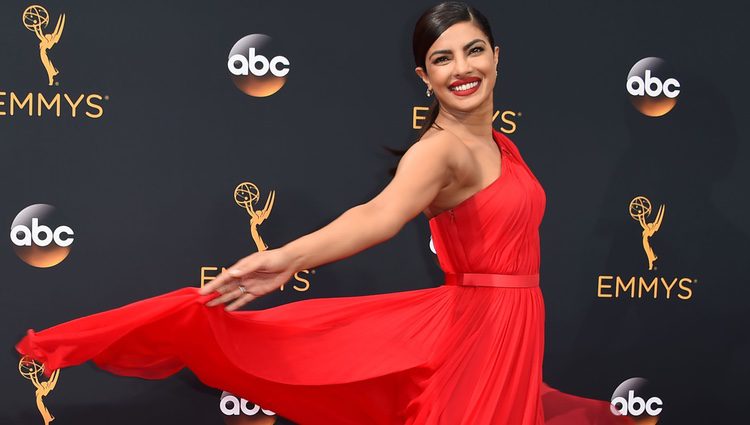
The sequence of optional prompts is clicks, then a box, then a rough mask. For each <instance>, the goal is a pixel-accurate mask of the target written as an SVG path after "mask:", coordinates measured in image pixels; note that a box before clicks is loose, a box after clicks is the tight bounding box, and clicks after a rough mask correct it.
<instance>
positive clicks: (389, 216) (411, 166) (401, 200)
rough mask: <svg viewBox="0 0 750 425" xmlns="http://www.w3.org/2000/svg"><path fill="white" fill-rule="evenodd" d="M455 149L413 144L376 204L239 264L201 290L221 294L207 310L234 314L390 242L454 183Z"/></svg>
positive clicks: (446, 140)
mask: <svg viewBox="0 0 750 425" xmlns="http://www.w3.org/2000/svg"><path fill="white" fill-rule="evenodd" d="M457 146H458V145H456V142H455V140H453V139H451V137H450V136H445V135H443V134H442V133H438V134H437V135H436V136H434V137H430V138H429V139H424V140H421V141H419V142H417V143H415V144H414V145H413V146H412V147H410V148H409V150H408V151H407V152H406V153H405V154H404V156H403V157H402V158H401V160H400V161H399V165H398V168H397V170H396V175H395V176H394V177H393V180H391V182H390V183H389V184H388V186H386V187H385V189H383V191H382V192H380V193H379V194H378V195H377V196H375V197H374V198H373V199H372V200H370V201H368V202H366V203H364V204H361V205H357V206H355V207H353V208H350V209H349V210H347V211H346V212H344V213H343V214H341V215H340V216H339V217H338V218H336V219H335V220H333V221H332V222H331V223H329V224H328V225H326V226H325V227H323V228H321V229H319V230H317V231H315V232H312V233H309V234H307V235H305V236H302V237H300V238H298V239H295V240H293V241H292V242H289V243H288V244H286V245H284V246H283V247H281V248H278V249H270V250H266V251H261V252H256V253H253V254H251V255H249V256H247V257H245V258H243V259H241V260H240V261H238V262H237V263H235V264H234V265H233V266H231V267H230V268H229V269H228V270H226V271H225V272H222V273H220V274H219V276H217V277H216V278H215V279H213V281H211V282H210V283H209V284H207V285H206V286H204V287H203V288H201V290H200V291H199V292H200V294H202V295H207V294H209V293H211V292H214V291H216V292H219V293H220V294H221V295H220V296H219V297H216V298H214V299H212V300H211V301H209V302H208V303H207V304H206V305H208V306H209V307H212V306H215V305H218V304H221V303H224V302H227V301H231V300H234V302H232V303H231V304H230V305H228V306H227V307H226V309H227V310H230V311H231V310H236V309H237V308H239V307H241V306H242V305H244V304H246V303H248V302H250V301H252V300H253V299H255V298H258V297H260V296H262V295H264V294H267V293H269V292H270V291H273V290H275V289H277V288H279V287H280V286H281V285H283V284H284V283H286V282H287V281H288V280H289V279H290V278H291V276H292V275H293V274H294V273H295V272H297V271H299V270H304V269H308V268H313V267H316V266H320V265H323V264H326V263H330V262H333V261H336V260H340V259H342V258H346V257H349V256H351V255H354V254H356V253H358V252H360V251H362V250H364V249H367V248H369V247H371V246H373V245H376V244H378V243H381V242H384V241H386V240H388V239H390V238H392V237H393V236H395V235H396V233H398V231H399V230H401V228H402V227H403V226H404V224H406V223H407V222H408V221H409V220H411V219H412V218H414V217H415V216H416V215H417V214H419V213H420V212H421V211H423V210H424V209H425V208H426V207H427V206H428V205H430V204H431V203H432V201H433V200H434V199H435V197H436V196H437V195H438V193H440V190H441V189H442V188H443V187H445V186H447V185H448V184H450V183H451V181H452V179H453V176H454V170H455V167H454V157H455V155H454V153H455V152H456V151H455V149H457ZM240 285H241V286H240Z"/></svg>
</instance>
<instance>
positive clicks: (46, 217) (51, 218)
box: [10, 204, 74, 268]
mask: <svg viewBox="0 0 750 425" xmlns="http://www.w3.org/2000/svg"><path fill="white" fill-rule="evenodd" d="M64 222H65V219H64V218H63V217H61V216H60V214H59V213H57V210H56V209H55V207H53V206H52V205H47V204H34V205H30V206H28V207H26V208H24V209H23V210H21V212H19V213H18V215H16V218H15V219H14V220H13V223H12V224H11V226H10V240H11V242H12V243H13V249H14V250H15V251H16V255H18V257H19V258H20V259H21V260H23V261H24V262H25V263H26V264H29V265H31V266H34V267H42V268H46V267H52V266H54V265H57V264H59V263H60V262H61V261H62V260H64V259H65V258H66V257H67V256H68V254H70V245H72V244H73V240H74V238H73V235H74V233H73V229H71V228H70V227H68V226H66V225H64V224H63V223H64Z"/></svg>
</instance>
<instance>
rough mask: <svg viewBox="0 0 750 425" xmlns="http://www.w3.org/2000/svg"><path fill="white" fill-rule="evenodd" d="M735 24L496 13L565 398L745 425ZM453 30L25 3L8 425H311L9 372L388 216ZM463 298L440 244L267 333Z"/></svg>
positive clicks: (328, 269) (538, 10) (10, 94)
mask: <svg viewBox="0 0 750 425" xmlns="http://www.w3.org/2000/svg"><path fill="white" fill-rule="evenodd" d="M735 3H737V4H731V3H726V4H722V2H713V3H711V4H705V3H704V2H680V1H676V0H672V1H667V2H657V3H654V2H646V1H634V2H616V1H605V2H596V3H592V2H585V1H581V0H573V1H568V2H550V3H547V4H545V5H540V4H530V3H528V2H527V3H524V2H510V1H507V2H496V1H476V2H475V3H474V5H475V6H476V7H478V8H479V9H480V10H482V11H483V13H484V14H485V15H486V16H487V17H488V18H489V20H490V22H491V24H492V26H493V30H494V35H495V39H496V40H497V41H498V44H499V46H500V70H499V79H498V85H497V87H496V90H495V113H494V127H495V128H496V129H497V130H498V131H501V132H503V133H505V134H506V135H508V136H509V137H510V138H511V139H512V140H513V141H514V142H515V143H516V144H517V146H518V147H519V149H520V151H521V153H522V155H523V156H524V159H525V160H526V162H527V163H528V164H529V166H530V167H531V169H532V170H533V171H534V173H535V174H536V176H537V177H538V179H539V180H540V182H541V183H542V185H543V186H544V188H545V190H546V193H547V199H548V200H547V210H546V212H545V218H544V222H543V224H542V226H541V230H540V231H541V240H542V266H541V281H542V290H543V292H544V295H545V299H546V306H547V322H546V332H547V334H546V353H545V376H544V378H545V381H546V382H548V383H549V384H550V385H552V386H554V387H557V388H559V389H561V390H563V391H565V392H569V393H573V394H577V395H581V396H585V397H590V398H598V399H605V400H611V401H612V406H613V409H616V410H620V411H621V412H623V413H625V414H627V415H629V416H633V417H637V418H638V420H639V423H640V424H656V423H659V424H665V425H667V424H680V425H682V424H736V423H744V422H745V421H746V420H747V414H746V413H745V412H744V410H745V409H744V406H745V405H746V398H747V390H746V387H747V383H748V356H749V355H750V350H749V349H748V348H749V347H748V332H747V330H746V327H747V323H748V319H747V313H748V307H747V305H748V300H749V299H750V297H749V296H750V281H749V280H750V279H748V276H750V258H749V256H748V254H750V220H749V219H748V217H749V216H750V196H749V195H748V194H749V191H748V182H750V150H749V149H748V143H747V141H748V131H750V128H749V127H748V121H747V120H746V119H745V118H743V117H746V114H748V113H750V107H749V106H748V103H747V99H748V97H749V96H748V95H749V94H750V93H748V91H749V90H748V85H747V84H746V78H747V75H750V60H748V55H747V54H746V53H747V44H746V43H747V40H748V32H747V25H746V23H745V22H744V21H745V18H744V17H745V16H746V13H745V12H747V10H745V8H744V7H743V6H741V5H740V4H739V2H735ZM432 4H433V2H427V1H414V2H406V3H404V2H397V1H387V2H370V3H366V2H365V3H357V2H303V1H296V2H288V1H274V2H261V1H250V0H244V1H240V0H233V1H229V0H220V1H211V2H208V1H205V2H198V1H194V2H185V1H158V2H153V1H143V0H135V1H127V2H114V1H82V0H81V1H79V0H45V1H44V2H43V3H41V2H39V3H38V2H34V1H24V0H12V1H4V2H2V4H0V47H1V48H2V52H3V55H2V56H3V59H2V67H0V154H1V155H2V160H3V164H2V167H0V173H1V174H0V177H2V178H1V179H0V190H1V192H0V193H1V194H2V198H1V199H2V201H1V202H0V217H1V218H2V222H3V223H4V226H5V230H6V233H5V234H6V238H5V241H4V243H3V248H2V249H0V265H1V266H2V271H3V285H2V287H1V289H0V291H2V292H1V296H0V314H1V315H2V323H3V326H2V330H1V331H0V340H1V341H2V345H3V346H4V347H6V349H5V355H4V356H2V357H1V358H0V359H1V360H0V386H2V389H1V391H0V394H2V396H1V397H0V424H47V423H49V422H50V421H51V420H52V419H54V421H55V424H59V425H63V424H76V425H84V424H99V423H108V424H131V423H147V424H217V425H218V424H274V423H276V424H291V422H290V421H287V420H285V419H284V418H282V417H279V416H278V415H276V414H275V413H274V412H272V411H269V410H268V409H264V408H263V406H257V405H255V404H253V402H252V400H244V399H242V398H241V397H239V396H237V395H234V394H230V393H227V392H223V391H222V389H216V388H209V387H206V386H205V385H203V384H202V383H201V382H199V381H198V380H197V379H196V378H195V377H194V376H193V375H192V373H190V372H189V371H187V370H184V371H182V372H180V373H178V374H177V375H175V376H173V377H171V378H169V379H166V380H162V381H147V380H140V379H134V378H124V377H117V376H113V375H110V374H107V373H104V372H102V371H100V370H99V369H97V368H96V367H94V366H93V365H91V364H90V363H88V364H85V365H82V366H79V367H75V368H69V369H64V370H62V371H60V372H59V373H56V374H54V375H53V377H51V378H47V377H45V376H44V375H42V374H41V373H40V371H39V370H38V369H36V368H34V367H33V365H29V364H25V363H23V362H19V357H18V355H17V354H16V353H15V351H14V350H13V345H14V344H15V343H16V342H17V341H18V340H19V339H20V338H21V337H22V336H23V334H24V333H25V331H26V330H27V329H29V328H34V329H37V330H38V329H43V328H45V327H48V326H51V325H53V324H56V323H60V322H63V321H67V320H70V319H72V318H75V317H79V316H82V315H86V314H92V313H95V312H99V311H102V310H105V309H110V308H114V307H117V306H120V305H124V304H126V303H129V302H132V301H136V300H138V299H141V298H145V297H150V296H154V295H158V294H161V293H164V292H168V291H171V290H174V289H177V288H179V287H183V286H201V285H203V284H205V283H207V282H209V281H210V280H211V279H212V278H213V277H215V276H216V275H217V274H218V273H220V272H221V270H222V268H224V267H228V266H230V265H231V264H233V263H234V262H235V261H236V260H238V259H240V258H242V257H244V256H246V255H249V254H250V253H252V252H255V251H257V250H262V249H266V248H267V247H268V248H274V247H279V246H281V245H283V244H285V243H287V242H289V241H291V240H293V239H295V238H297V237H299V236H301V235H303V234H306V233H309V232H311V231H314V230H316V229H318V228H320V227H322V226H324V225H325V224H327V223H328V222H330V221H331V220H333V219H335V218H336V217H338V215H339V214H341V213H342V212H343V211H345V210H346V209H348V208H350V207H353V206H355V205H358V204H361V203H363V202H366V201H368V200H369V199H371V198H372V197H374V196H375V195H376V194H377V193H378V192H379V191H380V190H382V189H383V188H384V187H385V185H387V184H388V182H389V180H390V175H389V169H390V168H391V167H393V166H394V165H395V164H396V161H397V159H396V158H395V157H394V156H393V155H391V154H389V153H388V152H387V150H386V149H385V148H386V147H391V148H397V149H398V148H405V147H407V146H409V145H410V144H411V142H412V140H413V139H414V138H415V137H416V135H417V132H418V130H419V128H421V125H422V123H423V122H424V120H425V117H426V109H427V106H428V105H429V101H430V100H431V98H427V97H425V94H424V85H423V83H422V82H421V80H419V78H418V77H417V76H416V75H415V73H414V67H415V65H414V61H413V58H412V56H411V33H412V30H413V26H414V23H415V22H416V19H417V18H418V17H419V15H420V14H421V13H422V11H424V10H425V9H426V8H427V7H429V6H431V5H432ZM260 216H265V217H267V218H265V220H261V221H262V222H259V220H258V217H260ZM440 284H442V272H441V271H440V269H439V267H438V264H437V261H436V258H435V255H434V253H433V252H432V250H431V249H430V233H429V227H428V225H427V221H426V219H425V217H422V216H420V217H417V218H416V219H414V220H413V221H412V222H411V223H409V224H408V225H407V226H406V227H405V228H404V229H403V230H402V231H401V232H400V233H399V234H398V235H397V236H396V237H395V238H393V239H391V240H389V241H388V242H386V243H383V244H381V245H378V246H376V247H373V248H372V249H370V250H367V251H365V252H362V253H360V254H358V255H356V256H353V257H350V258H348V259H345V260H342V261H339V262H336V263H333V264H328V265H325V266H321V267H319V268H316V269H311V270H302V271H300V272H299V273H297V274H296V275H295V276H294V279H293V280H291V281H290V282H289V283H288V284H287V285H285V286H284V288H283V290H279V291H276V292H274V293H272V294H269V295H267V296H265V297H262V298H261V299H259V300H256V301H254V302H252V303H250V304H249V305H247V306H246V307H245V308H249V309H262V308H268V307H273V306H276V305H280V304H285V303H289V302H294V301H298V300H304V299H309V298H316V297H336V296H350V295H365V294H374V293H385V292H393V291H402V290H410V289H420V288H427V287H432V286H437V285H440ZM237 337H238V338H242V337H243V336H242V335H237ZM258 349H259V350H262V349H263V346H262V341H259V346H258ZM362 396H363V397H367V394H362Z"/></svg>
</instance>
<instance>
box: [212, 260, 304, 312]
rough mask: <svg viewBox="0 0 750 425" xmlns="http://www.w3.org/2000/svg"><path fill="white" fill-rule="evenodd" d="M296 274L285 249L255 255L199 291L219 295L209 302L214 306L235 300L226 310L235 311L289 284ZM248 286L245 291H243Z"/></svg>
mask: <svg viewBox="0 0 750 425" xmlns="http://www.w3.org/2000/svg"><path fill="white" fill-rule="evenodd" d="M295 272H296V270H294V264H293V261H292V258H291V256H289V255H288V254H287V252H286V251H284V250H282V249H270V250H267V251H260V252H255V253H253V254H250V255H248V256H247V257H245V258H243V259H241V260H240V261H238V262H236V263H235V264H234V265H233V266H232V267H230V268H228V269H227V270H225V271H223V272H222V273H221V274H219V275H218V276H217V277H216V278H215V279H214V280H212V281H211V282H210V283H209V284H207V285H205V286H204V287H203V288H201V289H200V291H199V292H198V293H199V294H200V295H208V294H210V293H212V292H214V291H216V292H219V293H220V294H222V295H220V296H218V297H216V298H214V299H212V300H211V301H209V302H207V303H206V305H207V306H209V307H213V306H215V305H218V304H221V303H225V302H228V301H231V300H234V302H232V303H231V304H229V305H228V306H227V307H226V308H225V309H226V310H227V311H233V310H236V309H238V308H240V307H242V306H243V305H245V304H247V303H248V302H250V301H252V300H254V299H256V298H258V297H261V296H263V295H265V294H267V293H269V292H271V291H273V290H276V289H278V288H280V287H281V285H283V284H285V283H286V282H288V281H289V279H290V278H291V277H292V275H293V274H294V273H295ZM240 285H242V286H244V287H245V291H244V293H243V291H242V290H241V288H240Z"/></svg>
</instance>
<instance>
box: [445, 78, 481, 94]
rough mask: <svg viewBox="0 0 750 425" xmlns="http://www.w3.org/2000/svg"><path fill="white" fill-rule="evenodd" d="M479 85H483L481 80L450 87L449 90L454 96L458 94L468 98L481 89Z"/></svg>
mask: <svg viewBox="0 0 750 425" xmlns="http://www.w3.org/2000/svg"><path fill="white" fill-rule="evenodd" d="M479 83H481V80H476V81H472V82H470V83H464V84H459V85H457V86H452V87H448V90H450V91H451V92H452V93H453V94H456V95H458V96H467V95H470V94H472V93H474V92H475V91H477V88H478V87H479Z"/></svg>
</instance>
